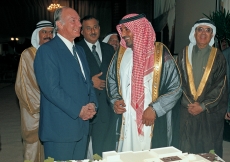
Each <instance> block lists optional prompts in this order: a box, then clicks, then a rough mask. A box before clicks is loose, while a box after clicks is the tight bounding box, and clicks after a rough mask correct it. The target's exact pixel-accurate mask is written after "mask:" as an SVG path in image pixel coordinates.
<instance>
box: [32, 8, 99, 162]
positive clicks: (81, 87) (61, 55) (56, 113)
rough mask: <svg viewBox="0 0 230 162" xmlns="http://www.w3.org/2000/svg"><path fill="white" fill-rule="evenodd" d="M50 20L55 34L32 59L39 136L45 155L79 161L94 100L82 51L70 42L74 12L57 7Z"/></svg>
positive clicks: (75, 26) (76, 30)
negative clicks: (38, 100)
mask: <svg viewBox="0 0 230 162" xmlns="http://www.w3.org/2000/svg"><path fill="white" fill-rule="evenodd" d="M54 21H55V25H56V27H55V29H56V31H57V35H56V37H55V38H54V39H53V40H52V42H48V43H45V44H43V45H42V46H40V47H39V49H38V51H37V55H36V58H35V62H34V69H35V75H36V79H37V82H38V85H39V87H40V90H41V108H40V109H41V112H40V115H41V116H40V123H39V138H40V140H41V141H42V142H43V144H44V151H45V158H48V157H52V158H54V159H55V160H56V161H57V160H82V159H84V155H85V152H86V148H87V136H88V131H89V119H91V118H93V116H94V115H95V114H96V106H97V99H96V95H95V91H94V89H93V85H92V81H91V77H90V70H89V67H88V63H87V60H86V57H85V53H84V50H83V49H82V47H80V46H77V45H75V44H74V39H75V38H76V37H79V36H80V28H81V23H80V17H79V15H78V13H77V12H76V11H75V10H73V9H72V8H69V7H63V8H59V9H57V10H56V11H55V13H54Z"/></svg>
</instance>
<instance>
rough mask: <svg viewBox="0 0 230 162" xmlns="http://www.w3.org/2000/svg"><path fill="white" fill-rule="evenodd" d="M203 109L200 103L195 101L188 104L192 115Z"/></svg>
mask: <svg viewBox="0 0 230 162" xmlns="http://www.w3.org/2000/svg"><path fill="white" fill-rule="evenodd" d="M202 111H203V109H202V107H201V106H200V103H198V102H194V103H193V104H188V112H189V113H190V114H192V115H198V114H200V113H201V112H202Z"/></svg>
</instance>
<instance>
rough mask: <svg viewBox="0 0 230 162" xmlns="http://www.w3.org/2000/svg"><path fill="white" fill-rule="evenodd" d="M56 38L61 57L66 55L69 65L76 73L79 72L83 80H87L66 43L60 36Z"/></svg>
mask: <svg viewBox="0 0 230 162" xmlns="http://www.w3.org/2000/svg"><path fill="white" fill-rule="evenodd" d="M56 37H57V38H56ZM56 37H55V38H56V39H55V40H56V41H57V44H58V46H57V48H59V50H58V51H59V53H60V55H65V56H64V59H65V60H66V61H67V62H68V65H69V64H70V66H72V68H73V69H74V70H76V72H78V73H79V74H80V75H81V76H82V79H84V80H85V78H84V76H83V74H82V72H81V69H80V68H79V67H78V63H77V62H76V61H77V60H76V59H75V58H74V56H73V54H72V53H71V52H70V51H69V49H68V48H67V46H66V45H65V43H64V42H63V41H62V40H61V39H60V38H59V37H58V36H56ZM77 52H78V51H77Z"/></svg>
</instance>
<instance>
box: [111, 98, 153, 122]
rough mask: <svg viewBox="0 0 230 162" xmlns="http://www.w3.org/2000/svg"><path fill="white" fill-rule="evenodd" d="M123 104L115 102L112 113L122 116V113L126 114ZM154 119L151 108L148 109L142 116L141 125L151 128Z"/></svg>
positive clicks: (122, 102)
mask: <svg viewBox="0 0 230 162" xmlns="http://www.w3.org/2000/svg"><path fill="white" fill-rule="evenodd" d="M125 106H126V104H125V102H124V100H117V101H115V103H114V107H113V109H114V112H115V113H116V114H123V113H124V112H126V109H125ZM155 119H156V112H155V111H154V110H153V108H152V107H148V108H147V109H146V110H145V111H144V112H143V115H142V124H145V125H146V126H151V125H153V124H154V121H155Z"/></svg>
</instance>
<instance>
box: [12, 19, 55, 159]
mask: <svg viewBox="0 0 230 162" xmlns="http://www.w3.org/2000/svg"><path fill="white" fill-rule="evenodd" d="M52 38H53V25H52V23H51V22H49V21H45V20H44V21H40V22H38V23H37V25H36V29H35V30H34V32H33V34H32V38H31V43H32V45H33V46H32V47H30V48H27V49H25V50H24V51H23V52H22V54H21V58H20V62H19V66H18V73H17V79H16V83H15V91H16V94H17V96H18V99H19V104H20V110H21V133H22V139H23V145H24V153H23V156H24V160H30V161H33V162H43V161H44V152H43V146H42V145H41V143H40V141H39V138H38V125H39V124H38V123H39V117H40V114H39V112H40V90H39V88H38V85H37V81H36V79H35V74H34V68H33V63H34V58H35V54H36V51H37V49H38V47H39V46H40V45H42V44H43V43H46V42H48V41H49V40H50V39H52Z"/></svg>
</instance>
